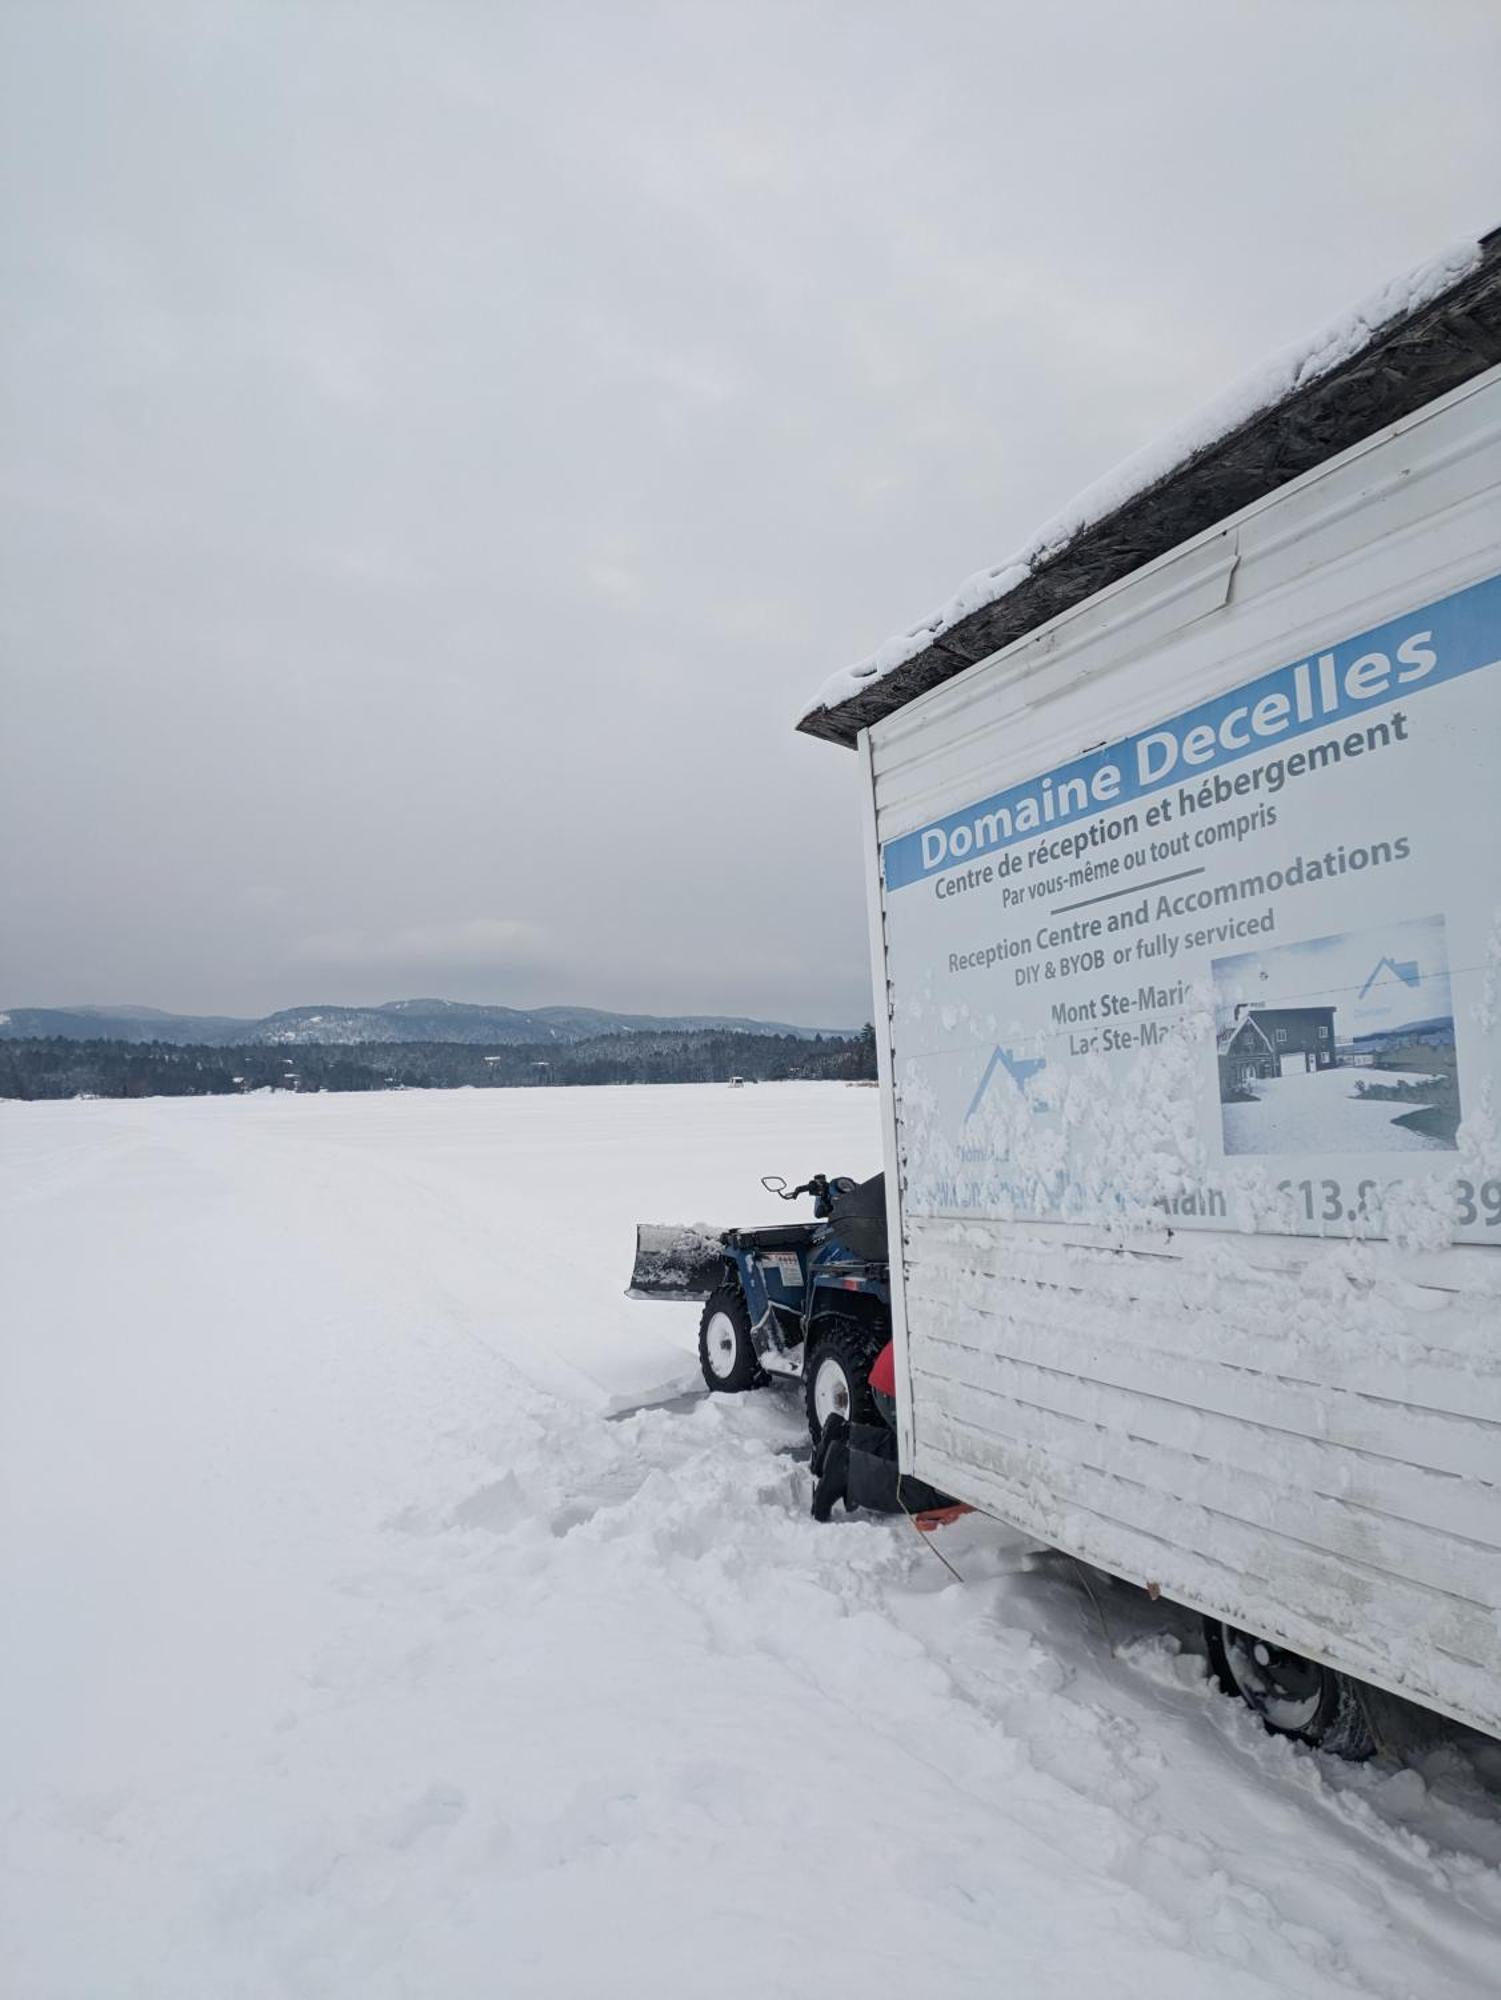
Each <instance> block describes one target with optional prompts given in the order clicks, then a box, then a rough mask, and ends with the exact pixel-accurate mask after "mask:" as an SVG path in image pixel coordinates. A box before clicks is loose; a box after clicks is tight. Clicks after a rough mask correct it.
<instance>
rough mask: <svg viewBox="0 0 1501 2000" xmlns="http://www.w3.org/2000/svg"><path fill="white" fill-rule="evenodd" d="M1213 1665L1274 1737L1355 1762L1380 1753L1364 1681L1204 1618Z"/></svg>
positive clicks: (1221, 1679)
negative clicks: (1363, 1696) (1363, 1691)
mask: <svg viewBox="0 0 1501 2000" xmlns="http://www.w3.org/2000/svg"><path fill="white" fill-rule="evenodd" d="M1204 1641H1205V1644H1206V1646H1207V1647H1208V1649H1209V1670H1210V1673H1211V1675H1212V1677H1213V1678H1214V1680H1215V1681H1217V1682H1218V1684H1219V1686H1220V1687H1221V1688H1222V1689H1223V1690H1224V1692H1225V1693H1226V1694H1230V1695H1239V1696H1240V1698H1241V1700H1242V1701H1243V1702H1245V1704H1246V1705H1247V1707H1248V1708H1250V1709H1252V1710H1254V1712H1255V1713H1256V1714H1257V1715H1259V1716H1260V1718H1261V1724H1262V1727H1263V1728H1264V1729H1265V1730H1267V1732H1268V1733H1269V1734H1270V1735H1272V1736H1290V1737H1292V1738H1293V1740H1294V1741H1295V1742H1298V1743H1307V1744H1309V1745H1311V1746H1312V1747H1313V1748H1314V1749H1316V1750H1324V1751H1327V1752H1328V1754H1329V1755H1330V1756H1331V1757H1343V1758H1344V1759H1346V1761H1347V1762H1349V1763H1352V1764H1359V1763H1363V1762H1364V1761H1365V1759H1366V1758H1367V1757H1370V1756H1372V1755H1374V1753H1375V1750H1376V1738H1375V1735H1374V1734H1373V1732H1372V1729H1371V1725H1370V1723H1369V1722H1368V1721H1367V1720H1366V1712H1365V1705H1364V1703H1363V1702H1362V1700H1361V1697H1360V1687H1359V1684H1358V1683H1357V1682H1355V1681H1353V1680H1351V1679H1350V1678H1349V1676H1348V1675H1346V1674H1342V1673H1338V1672H1336V1670H1335V1669H1334V1668H1333V1667H1326V1666H1324V1665H1323V1664H1322V1663H1321V1662H1320V1661H1318V1660H1307V1659H1305V1658H1304V1657H1303V1655H1302V1654H1301V1653H1294V1652H1292V1651H1290V1650H1289V1649H1288V1648H1286V1647H1284V1646H1274V1645H1273V1644H1272V1643H1271V1641H1270V1640H1267V1639H1258V1638H1257V1637H1256V1635H1255V1633H1254V1632H1242V1631H1241V1630H1240V1628H1239V1627H1238V1626H1235V1625H1227V1624H1226V1623H1225V1622H1224V1621H1223V1620H1222V1619H1219V1618H1206V1619H1205V1620H1204Z"/></svg>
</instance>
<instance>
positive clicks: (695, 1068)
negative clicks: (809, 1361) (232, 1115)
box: [0, 1026, 876, 1098]
mask: <svg viewBox="0 0 1501 2000" xmlns="http://www.w3.org/2000/svg"><path fill="white" fill-rule="evenodd" d="M543 1048H545V1049H546V1054H545V1055H544V1054H543V1053H542V1050H543ZM875 1073H876V1046H875V1031H874V1030H873V1029H872V1028H870V1027H869V1026H867V1027H865V1028H864V1029H862V1030H861V1032H860V1033H859V1034H858V1035H856V1036H853V1037H843V1036H833V1035H816V1036H814V1037H813V1038H812V1039H811V1040H810V1039H807V1038H804V1037H800V1036H797V1035H770V1034H768V1035H756V1034H738V1033H734V1032H731V1031H729V1030H724V1029H718V1028H708V1029H704V1028H698V1029H683V1030H671V1031H667V1032H663V1031H660V1030H651V1031H640V1032H627V1033H623V1034H612V1035H599V1036H596V1037H595V1038H593V1039H592V1040H588V1041H580V1042H571V1043H568V1044H564V1045H559V1044H542V1045H540V1046H539V1045H538V1044H536V1043H530V1044H525V1043H523V1044H519V1045H518V1044H509V1045H501V1044H496V1045H494V1046H492V1047H490V1048H485V1047H484V1046H482V1045H479V1046H476V1045H472V1044H470V1043H466V1042H356V1043H348V1044H345V1043H339V1044H330V1043H323V1042H307V1043H299V1044H297V1045H295V1046H289V1045H287V1044H286V1043H268V1042H254V1043H248V1044H245V1045H243V1046H240V1047H230V1048H215V1047H210V1046H208V1045H206V1044H204V1043H198V1042H186V1043H180V1042H117V1041H103V1042H81V1041H73V1040H71V1039H66V1038H64V1037H62V1036H39V1037H36V1038H32V1039H26V1040H16V1041H7V1042H0V1098H3V1097H19V1098H50V1097H86V1096H90V1097H227V1096H232V1095H234V1094H235V1093H236V1092H243V1091H251V1090H303V1091H306V1090H402V1089H408V1090H416V1089H421V1090H456V1089H459V1088H461V1087H464V1086H472V1087H477V1088H480V1089H513V1088H517V1087H532V1088H537V1087H544V1086H556V1085H559V1084H563V1085H567V1084H579V1083H728V1082H729V1080H730V1078H731V1077H736V1076H739V1077H743V1078H744V1079H745V1081H746V1082H747V1083H759V1082H766V1083H773V1082H783V1081H786V1080H788V1079H790V1078H796V1077H804V1078H810V1079H819V1080H826V1081H836V1082H838V1081H843V1082H857V1081H862V1080H868V1079H872V1078H874V1076H875Z"/></svg>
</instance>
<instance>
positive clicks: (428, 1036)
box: [0, 1000, 854, 1046]
mask: <svg viewBox="0 0 1501 2000" xmlns="http://www.w3.org/2000/svg"><path fill="white" fill-rule="evenodd" d="M701 1028H718V1029H724V1030H730V1031H738V1032H741V1033H745V1034H776V1035H800V1036H805V1037H807V1038H808V1039H810V1040H811V1039H812V1037H813V1036H814V1035H816V1034H825V1035H850V1034H853V1032H854V1031H853V1029H849V1028H821V1029H820V1028H802V1027H794V1026H793V1025H791V1024H790V1023H788V1022H785V1021H752V1020H746V1019H741V1018H739V1017H727V1016H722V1015H716V1014H614V1013H609V1012H607V1011H604V1010H602V1009H599V1008H594V1007H535V1008H531V1009H526V1008H519V1007H479V1006H471V1005H469V1004H468V1003H466V1002H464V1001H459V1000H388V1001H386V1002H385V1003H384V1005H382V1006H379V1007H335V1006H322V1007H286V1008H283V1009H281V1010H280V1011H279V1012H278V1013H275V1014H267V1015H265V1016H264V1017H262V1018H261V1019H259V1020H242V1019H235V1018H232V1017H230V1016H228V1015H223V1014H163V1013H159V1012H157V1011H156V1009H154V1008H151V1007H13V1008H11V1009H10V1011H9V1012H8V1013H5V1014H0V1040H14V1039H18V1038H20V1037H22V1036H36V1035H41V1036H60V1037H62V1038H63V1039H65V1040H68V1041H80V1042H93V1041H119V1042H204V1043H208V1044H210V1045H215V1046H223V1045H226V1044H229V1043H243V1042H276V1043H288V1044H293V1045H298V1044H302V1043H310V1042H316V1043H321V1044H324V1045H327V1044H330V1043H340V1042H344V1043H352V1042H484V1043H486V1044H487V1045H490V1046H494V1045H496V1044H504V1043H513V1044H532V1043H543V1042H551V1043H559V1042H579V1041H585V1040H588V1039H591V1038H592V1037H594V1036H597V1035H610V1034H626V1033H629V1032H631V1031H632V1030H641V1029H656V1030H660V1031H662V1032H679V1033H681V1032H684V1031H691V1030H694V1029H701Z"/></svg>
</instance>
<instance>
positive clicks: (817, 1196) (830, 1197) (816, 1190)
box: [761, 1174, 855, 1221]
mask: <svg viewBox="0 0 1501 2000" xmlns="http://www.w3.org/2000/svg"><path fill="white" fill-rule="evenodd" d="M761 1185H762V1187H764V1188H765V1189H766V1190H767V1192H768V1193H769V1194H775V1195H780V1196H781V1198H782V1200H783V1201H796V1200H797V1199H798V1197H799V1196H800V1195H805V1194H811V1195H812V1197H813V1213H814V1215H816V1216H817V1217H818V1218H819V1220H820V1221H822V1220H823V1219H824V1218H826V1217H827V1216H829V1215H832V1214H833V1211H834V1196H835V1195H836V1194H844V1193H845V1192H847V1190H848V1189H850V1188H852V1187H853V1186H854V1185H855V1183H854V1182H853V1181H852V1180H851V1179H850V1178H849V1176H848V1174H835V1175H834V1177H833V1179H832V1180H830V1178H829V1176H828V1175H827V1174H815V1175H814V1176H813V1178H812V1180H810V1181H804V1182H803V1184H802V1186H801V1187H795V1188H789V1187H788V1185H787V1183H786V1182H785V1181H784V1180H783V1179H782V1177H781V1175H780V1174H763V1175H762V1176H761Z"/></svg>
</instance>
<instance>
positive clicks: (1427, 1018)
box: [803, 236, 1501, 1736]
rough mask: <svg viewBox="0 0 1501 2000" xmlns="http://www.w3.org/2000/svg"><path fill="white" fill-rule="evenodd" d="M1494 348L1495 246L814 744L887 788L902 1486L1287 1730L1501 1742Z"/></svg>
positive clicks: (1294, 375)
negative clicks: (942, 1501) (1405, 1709)
mask: <svg viewBox="0 0 1501 2000" xmlns="http://www.w3.org/2000/svg"><path fill="white" fill-rule="evenodd" d="M1498 362H1501V237H1494V236H1493V237H1491V238H1487V239H1486V240H1485V241H1484V242H1483V243H1481V244H1478V245H1475V246H1472V247H1470V248H1468V249H1466V250H1464V251H1461V252H1459V253H1456V254H1455V255H1453V256H1451V257H1450V258H1449V259H1447V260H1441V261H1440V262H1439V263H1438V264H1436V265H1434V266H1431V267H1428V268H1427V269H1426V270H1425V271H1423V272H1420V273H1418V274H1415V275H1414V277H1413V278H1412V279H1410V280H1408V281H1405V283H1404V284H1402V285H1399V286H1396V287H1391V288H1388V291H1387V292H1386V293H1385V294H1383V295H1382V296H1381V297H1380V298H1379V299H1378V300H1377V301H1374V302H1368V304H1367V305H1366V307H1365V308H1363V309H1362V310H1361V311H1360V312H1358V313H1357V314H1355V315H1352V316H1351V317H1350V319H1349V320H1347V321H1346V322H1344V323H1342V325H1341V326H1340V327H1338V328H1336V329H1334V330H1332V331H1326V333H1325V334H1324V335H1323V336H1321V338H1320V340H1319V341H1317V342H1314V343H1310V345H1309V346H1308V347H1307V348H1306V349H1305V350H1302V351H1300V352H1298V353H1294V354H1290V355H1288V356H1283V357H1280V358H1279V361H1278V362H1277V364H1275V365H1274V369H1273V371H1272V372H1271V373H1270V374H1269V375H1268V376H1267V377H1264V378H1262V379H1261V380H1260V381H1259V382H1258V383H1253V384H1249V385H1243V387H1242V388H1241V389H1240V390H1238V391H1237V392H1236V394H1235V396H1234V397H1233V398H1231V399H1230V400H1229V401H1228V402H1227V403H1226V404H1225V405H1223V406H1222V407H1220V408H1219V409H1218V410H1217V411H1215V412H1211V413H1208V415H1207V418H1206V420H1204V421H1203V422H1201V424H1200V425H1199V426H1197V427H1196V428H1194V429H1192V430H1190V431H1189V432H1186V433H1185V434H1183V435H1181V436H1180V437H1179V438H1177V439H1175V440H1169V441H1167V443H1166V444H1165V446H1164V447H1163V448H1162V449H1161V450H1160V451H1158V452H1157V453H1155V454H1150V455H1147V456H1145V457H1144V458H1143V460H1142V461H1140V462H1138V463H1137V464H1136V465H1134V466H1131V467H1127V468H1124V469H1123V473H1122V475H1121V476H1119V477H1118V478H1117V479H1116V480H1115V481H1113V482H1111V483H1110V484H1108V485H1107V486H1106V487H1104V488H1102V489H1100V490H1098V491H1097V492H1096V493H1094V494H1093V495H1090V496H1086V498H1085V500H1084V502H1083V503H1081V505H1080V506H1079V507H1078V508H1077V509H1076V510H1074V512H1073V513H1072V514H1071V515H1070V516H1069V517H1067V518H1066V519H1065V520H1064V521H1063V522H1062V523H1061V524H1060V525H1057V526H1055V527H1054V528H1053V529H1052V530H1051V531H1049V532H1047V533H1045V534H1044V536H1043V537H1041V538H1039V541H1038V543H1037V544H1035V545H1034V546H1033V547H1032V548H1030V549H1028V550H1026V551H1023V553H1022V555H1021V556H1020V557H1019V558H1018V559H1017V560H1016V561H1015V562H1013V563H1012V564H1010V565H1007V566H1003V567H1002V569H1001V570H1000V571H997V572H994V573H992V574H991V575H990V576H989V577H985V578H980V579H976V580H972V582H971V584H970V585H969V586H967V587H966V589H965V591H964V592H962V593H961V595H960V597H959V599H957V600H956V602H955V604H954V605H952V606H951V607H949V609H948V611H947V612H944V613H940V614H938V615H937V616H936V617H935V618H934V619H931V620H929V621H927V622H926V624H925V625H923V626H921V627H919V628H916V629H915V630H914V631H913V632H912V633H909V634H907V635H905V636H904V638H902V639H901V640H898V641H896V642H893V643H892V644H891V645H890V646H888V647H887V648H885V649H883V651H882V653H881V654H878V655H877V656H875V658H874V659H873V660H872V661H869V662H866V663H865V664H864V665H863V666H862V667H860V668H858V669H855V670H852V671H851V672H849V673H847V674H845V675H842V676H837V677H835V680H834V681H833V682H831V683H830V684H829V685H828V686H827V687H826V689H825V691H824V693H823V695H822V697H821V699H820V701H819V703H818V705H817V706H816V707H815V709H813V710H812V711H810V713H809V715H808V716H807V717H806V718H805V719H804V722H803V727H804V728H805V729H807V730H809V731H810V732H811V733H814V734H819V735H823V736H826V737H829V738H832V739H833V740H836V741H841V742H845V743H848V744H852V745H855V746H857V747H858V750H859V753H860V755H861V758H862V760H863V764H864V769H865V773H866V777H867V788H866V801H867V852H868V873H869V893H870V916H871V938H872V956H873V968H874V977H875V981H876V992H877V1013H876V1018H877V1024H878V1044H879V1054H880V1066H881V1083H882V1090H883V1095H884V1102H885V1106H886V1109H887V1113H888V1116H887V1119H886V1139H887V1160H886V1165H887V1190H888V1204H889V1223H890V1232H891V1240H892V1245H893V1253H892V1284H893V1295H894V1297H893V1310H894V1317H895V1322H896V1325H895V1339H896V1351H897V1361H898V1368H897V1375H898V1409H899V1428H900V1439H901V1450H902V1461H903V1464H904V1466H905V1467H906V1468H908V1469H909V1470H911V1471H912V1472H914V1473H915V1474H916V1475H917V1476H919V1477H920V1478H922V1479H924V1480H927V1481H929V1482H931V1483H932V1484H934V1485H936V1486H939V1487H941V1488H944V1489H946V1490H947V1491H949V1492H950V1493H953V1494H954V1495H955V1496H957V1497H958V1498H960V1499H962V1500H965V1501H968V1502H969V1503H971V1504H972V1505H974V1506H976V1507H978V1508H980V1509H983V1510H985V1511H987V1512H989V1513H990V1514H992V1515H994V1516H997V1517H998V1518H1000V1519H1001V1520H1003V1521H1005V1522H1008V1523H1010V1524H1011V1525H1013V1526H1015V1527H1017V1528H1019V1529H1021V1530H1023V1531H1024V1532H1026V1533H1028V1534H1031V1535H1033V1536H1035V1537H1037V1538H1038V1539H1039V1540H1041V1541H1044V1542H1046V1543H1049V1544H1052V1545H1054V1546H1056V1547H1058V1548H1060V1549H1063V1550H1066V1551H1068V1552H1070V1553H1071V1554H1073V1555H1075V1556H1077V1557H1079V1558H1081V1559H1083V1560H1085V1561H1087V1562H1089V1563H1092V1564H1095V1565H1098V1566H1099V1567H1101V1568H1103V1569H1105V1570H1107V1571H1110V1572H1113V1573H1115V1574H1116V1575H1119V1576H1121V1577H1123V1578H1127V1579H1130V1580H1132V1581H1134V1582H1136V1583H1138V1584H1141V1585H1144V1586H1146V1587H1147V1588H1148V1589H1151V1590H1153V1591H1157V1592H1160V1593H1161V1594H1162V1595H1164V1596H1166V1597H1168V1598H1170V1599H1173V1600H1175V1601H1176V1602H1178V1603H1180V1604H1183V1605H1186V1606H1189V1607H1191V1608H1193V1609H1196V1610H1198V1611H1200V1612H1202V1613H1204V1614H1205V1615H1206V1617H1207V1618H1208V1619H1209V1620H1210V1621H1212V1622H1213V1629H1214V1630H1215V1631H1217V1632H1218V1633H1219V1636H1220V1640H1221V1643H1222V1644H1227V1645H1229V1646H1231V1647H1232V1648H1239V1650H1238V1651H1237V1652H1235V1655H1234V1658H1233V1659H1232V1661H1231V1666H1232V1669H1233V1670H1235V1671H1236V1676H1237V1678H1239V1679H1240V1680H1241V1685H1242V1691H1243V1692H1247V1693H1248V1694H1249V1695H1251V1696H1253V1698H1254V1697H1257V1696H1259V1698H1260V1704H1261V1705H1262V1706H1263V1708H1264V1709H1266V1710H1268V1711H1269V1713H1270V1719H1271V1720H1272V1721H1273V1722H1278V1721H1279V1720H1280V1721H1281V1722H1282V1723H1283V1725H1284V1726H1287V1727H1290V1728H1294V1729H1295V1730H1296V1729H1297V1728H1298V1727H1299V1726H1300V1725H1307V1726H1306V1728H1305V1732H1304V1733H1308V1734H1310V1735H1315V1736H1316V1735H1317V1734H1318V1729H1317V1728H1315V1727H1313V1726H1311V1724H1312V1721H1313V1717H1314V1707H1313V1706H1309V1705H1308V1704H1307V1703H1304V1702H1303V1699H1302V1690H1303V1688H1304V1686H1305V1684H1304V1683H1300V1682H1299V1681H1298V1680H1297V1678H1296V1668H1297V1662H1298V1661H1299V1660H1304V1661H1309V1662H1314V1663H1318V1664H1319V1665H1320V1666H1321V1667H1322V1669H1324V1670H1325V1671H1323V1672H1322V1673H1321V1675H1319V1676H1318V1679H1317V1682H1316V1684H1314V1683H1309V1684H1306V1685H1308V1686H1310V1687H1313V1688H1314V1697H1313V1698H1314V1706H1317V1702H1318V1701H1321V1700H1324V1698H1325V1696H1326V1695H1327V1693H1328V1691H1329V1689H1331V1688H1332V1687H1333V1686H1335V1685H1336V1678H1335V1677H1336V1675H1350V1676H1355V1677H1358V1678H1359V1679H1360V1680H1362V1681H1365V1682H1368V1683H1372V1684H1374V1685H1376V1686H1378V1687H1384V1688H1387V1689H1389V1690H1392V1691H1394V1692H1396V1693H1399V1694H1402V1695H1405V1696H1408V1697H1410V1698H1413V1699H1416V1700H1419V1701H1421V1702H1423V1703H1425V1704H1427V1705H1429V1706H1431V1707H1433V1708H1435V1709H1437V1710H1440V1711H1442V1712H1445V1713H1447V1714H1449V1715H1451V1716H1453V1717H1456V1718H1458V1719H1460V1720H1462V1721H1464V1722H1467V1723H1469V1724H1471V1725H1474V1726H1476V1727H1478V1728H1480V1729H1482V1730H1486V1731H1489V1732H1492V1733H1495V1734H1501V366H1497V365H1496V364H1497V363H1498ZM898 1245H900V1250H899V1251H898V1249H897V1246H898ZM1242 1635H1249V1636H1242ZM1289 1656H1291V1657H1292V1659H1293V1666H1292V1667H1291V1668H1286V1670H1285V1671H1283V1672H1281V1677H1280V1678H1279V1670H1280V1669H1282V1668H1285V1666H1286V1661H1287V1660H1288V1658H1289ZM1258 1659H1259V1660H1260V1661H1261V1663H1262V1664H1263V1665H1265V1663H1266V1662H1267V1661H1268V1660H1270V1661H1271V1663H1272V1668H1271V1672H1270V1674H1269V1675H1262V1676H1261V1678H1260V1679H1258V1673H1259V1669H1258V1666H1257V1661H1258ZM1242 1668H1244V1669H1247V1671H1246V1672H1245V1673H1244V1674H1241V1673H1240V1671H1239V1670H1240V1669H1242ZM1329 1670H1333V1671H1329ZM1279 1704H1280V1705H1279ZM1329 1713H1332V1711H1331V1710H1329V1709H1328V1708H1327V1705H1326V1707H1325V1708H1324V1709H1322V1710H1320V1718H1321V1720H1320V1725H1319V1726H1320V1727H1322V1723H1323V1720H1326V1719H1327V1716H1328V1714H1329Z"/></svg>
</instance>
